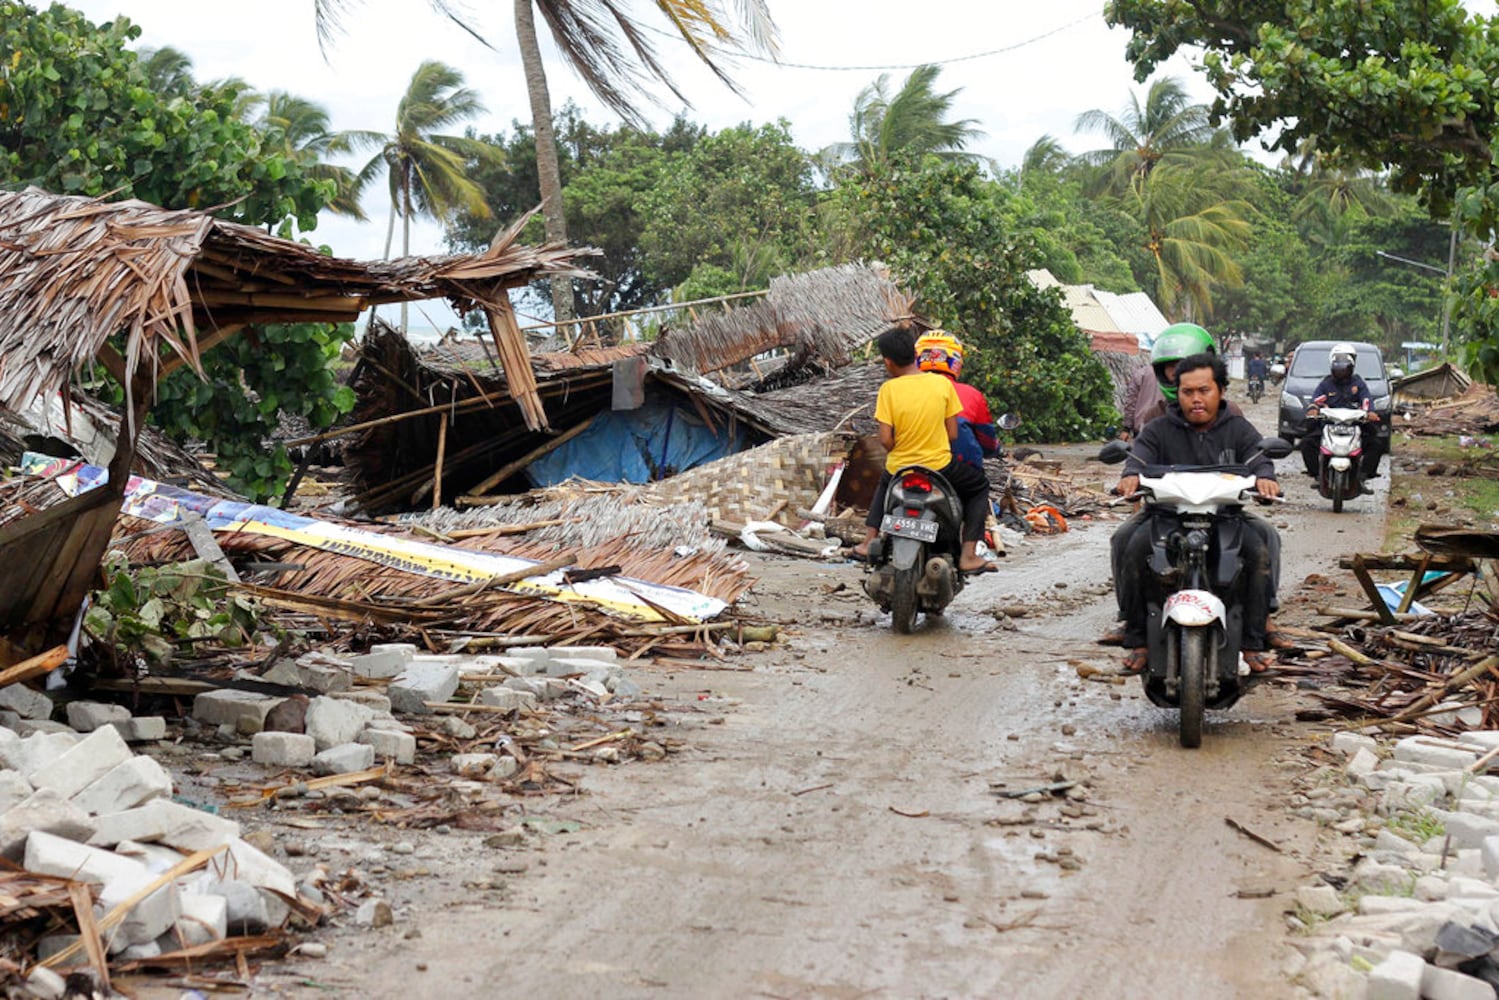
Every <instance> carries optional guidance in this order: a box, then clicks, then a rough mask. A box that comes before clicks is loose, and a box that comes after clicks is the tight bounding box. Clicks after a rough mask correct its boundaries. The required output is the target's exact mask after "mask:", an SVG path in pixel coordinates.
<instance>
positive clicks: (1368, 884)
mask: <svg viewBox="0 0 1499 1000" xmlns="http://www.w3.org/2000/svg"><path fill="white" fill-rule="evenodd" d="M1413 879H1414V876H1413V875H1412V874H1411V873H1410V872H1408V871H1406V869H1404V868H1402V867H1400V866H1399V865H1383V864H1380V863H1379V862H1377V861H1373V860H1370V859H1369V858H1365V859H1363V860H1362V861H1360V862H1359V863H1358V864H1356V865H1354V866H1353V873H1352V876H1351V878H1350V884H1351V885H1352V886H1353V888H1355V889H1360V890H1362V891H1364V892H1374V893H1389V894H1392V895H1395V894H1399V893H1402V892H1404V891H1405V889H1406V887H1407V886H1408V885H1410V884H1411V882H1412V881H1413Z"/></svg>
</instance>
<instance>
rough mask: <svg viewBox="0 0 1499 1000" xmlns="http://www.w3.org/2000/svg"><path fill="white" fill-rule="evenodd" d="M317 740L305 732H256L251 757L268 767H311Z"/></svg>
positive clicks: (251, 742)
mask: <svg viewBox="0 0 1499 1000" xmlns="http://www.w3.org/2000/svg"><path fill="white" fill-rule="evenodd" d="M316 753H317V741H316V740H314V739H313V738H312V737H311V736H308V735H306V734H304V733H256V734H255V735H254V736H253V737H251V739H250V759H251V760H253V761H255V763H257V764H264V765H265V766H267V767H311V766H312V758H313V756H314V755H315V754H316Z"/></svg>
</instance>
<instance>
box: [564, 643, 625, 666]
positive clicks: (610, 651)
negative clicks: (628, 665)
mask: <svg viewBox="0 0 1499 1000" xmlns="http://www.w3.org/2000/svg"><path fill="white" fill-rule="evenodd" d="M547 656H548V657H550V658H551V659H553V660H558V659H562V660H565V659H569V658H572V659H580V660H602V661H603V662H604V663H613V662H614V661H615V660H617V659H619V653H617V652H615V650H614V647H613V646H548V647H547Z"/></svg>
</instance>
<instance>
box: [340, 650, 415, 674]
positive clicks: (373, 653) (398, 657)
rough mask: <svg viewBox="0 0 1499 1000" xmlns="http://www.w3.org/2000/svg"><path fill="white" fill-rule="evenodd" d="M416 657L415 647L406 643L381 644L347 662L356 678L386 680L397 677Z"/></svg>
mask: <svg viewBox="0 0 1499 1000" xmlns="http://www.w3.org/2000/svg"><path fill="white" fill-rule="evenodd" d="M415 655H416V646H414V645H412V644H411V643H406V642H391V643H383V644H380V645H376V646H371V647H370V651H369V652H368V653H365V654H364V655H363V656H356V657H354V658H353V659H352V660H350V661H349V666H350V667H351V668H352V669H353V671H354V675H355V676H356V677H369V678H372V679H374V680H386V679H388V678H391V677H396V676H398V675H399V674H400V673H401V671H403V670H405V669H406V665H407V664H408V663H410V662H411V659H412V657H414V656H415Z"/></svg>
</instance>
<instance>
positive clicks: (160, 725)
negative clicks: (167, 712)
mask: <svg viewBox="0 0 1499 1000" xmlns="http://www.w3.org/2000/svg"><path fill="white" fill-rule="evenodd" d="M113 726H114V727H115V728H116V729H118V730H119V731H120V736H121V737H122V738H123V739H124V740H125V742H126V743H154V742H155V741H157V740H164V739H166V738H167V720H166V719H164V718H162V717H161V716H159V715H143V716H139V717H137V718H132V719H126V720H125V721H124V722H116V723H113Z"/></svg>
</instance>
